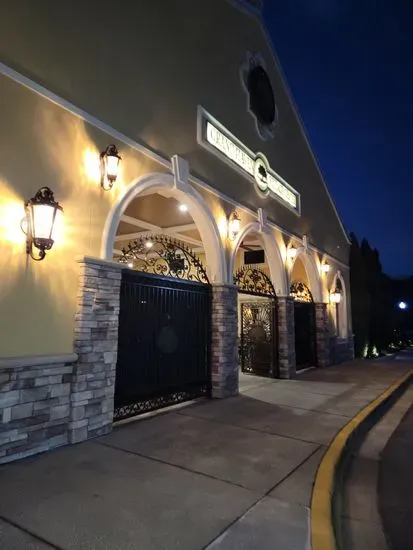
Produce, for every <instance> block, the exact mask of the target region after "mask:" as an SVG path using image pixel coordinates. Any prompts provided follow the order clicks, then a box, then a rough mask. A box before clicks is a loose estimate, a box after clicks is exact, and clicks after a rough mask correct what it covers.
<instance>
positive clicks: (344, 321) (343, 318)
mask: <svg viewBox="0 0 413 550" xmlns="http://www.w3.org/2000/svg"><path fill="white" fill-rule="evenodd" d="M337 279H339V280H340V283H341V288H342V291H343V294H342V297H341V301H340V303H339V304H338V317H339V326H337V318H336V313H335V311H333V312H332V314H333V315H334V323H335V326H336V332H337V336H338V337H339V338H348V305H347V288H346V283H345V281H344V279H343V276H342V274H341V272H340V271H337V272H336V274H335V275H334V279H333V284H332V287H331V288H330V290H329V294H330V292H332V291H333V290H334V289H335V288H336V284H337Z"/></svg>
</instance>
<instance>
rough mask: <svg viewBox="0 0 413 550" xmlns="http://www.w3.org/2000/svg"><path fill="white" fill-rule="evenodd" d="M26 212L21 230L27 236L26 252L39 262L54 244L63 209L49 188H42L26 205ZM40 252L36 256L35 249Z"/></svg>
mask: <svg viewBox="0 0 413 550" xmlns="http://www.w3.org/2000/svg"><path fill="white" fill-rule="evenodd" d="M24 210H25V212H26V216H25V218H24V219H23V220H22V223H21V228H22V231H23V233H25V234H26V252H27V254H29V255H30V257H31V258H32V259H33V260H35V261H36V262H39V261H41V260H43V259H44V257H45V256H46V251H48V250H50V249H51V248H52V246H53V244H54V236H55V230H56V225H57V224H56V221H57V220H58V218H60V217H61V215H62V214H63V208H62V207H61V206H60V204H59V203H58V202H56V201H55V199H54V195H53V191H52V190H51V189H49V187H41V188H40V189H39V190H38V191H37V193H36V194H35V196H34V197H33V198H32V199H29V200H28V201H26V202H25V203H24ZM34 247H35V248H37V249H38V250H39V253H38V255H37V256H36V255H35V254H34V252H33V248H34Z"/></svg>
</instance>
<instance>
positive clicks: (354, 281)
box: [350, 233, 370, 357]
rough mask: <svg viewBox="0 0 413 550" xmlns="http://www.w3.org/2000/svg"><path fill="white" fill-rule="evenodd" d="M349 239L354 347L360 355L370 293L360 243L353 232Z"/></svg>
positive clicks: (366, 330)
mask: <svg viewBox="0 0 413 550" xmlns="http://www.w3.org/2000/svg"><path fill="white" fill-rule="evenodd" d="M350 240H351V247H350V286H351V308H352V313H353V332H354V336H355V341H354V348H355V353H356V356H358V357H360V356H362V355H363V353H364V350H365V349H366V347H368V343H369V320H370V295H369V291H368V283H367V273H366V266H365V262H364V258H363V254H362V251H361V248H360V245H359V243H358V241H357V238H356V236H355V235H354V234H353V233H352V234H351V235H350ZM367 244H368V243H367Z"/></svg>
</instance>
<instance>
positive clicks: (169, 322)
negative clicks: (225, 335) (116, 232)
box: [114, 235, 211, 420]
mask: <svg viewBox="0 0 413 550" xmlns="http://www.w3.org/2000/svg"><path fill="white" fill-rule="evenodd" d="M118 260H119V261H120V262H121V263H124V264H126V265H127V266H128V267H129V269H125V270H124V271H123V272H122V282H121V296H120V313H119V336H118V359H117V367H116V383H115V412H114V419H115V420H120V419H123V418H128V417H131V416H135V415H137V414H141V413H144V412H148V411H151V410H154V409H159V408H161V407H166V406H169V405H173V404H175V403H180V402H184V401H188V400H192V399H194V398H197V397H202V396H209V394H210V388H211V371H210V338H211V330H210V321H211V287H210V284H209V280H208V277H207V274H206V270H205V268H204V266H203V265H202V263H201V261H200V260H199V258H198V257H197V256H196V255H195V253H194V252H193V251H192V250H191V249H190V248H188V247H187V246H186V245H185V243H183V242H180V241H178V240H176V239H173V238H171V237H169V236H166V235H145V236H141V237H139V238H138V239H135V240H133V241H131V242H129V243H128V245H127V246H126V247H124V248H123V250H122V254H121V256H120V257H119V258H118Z"/></svg>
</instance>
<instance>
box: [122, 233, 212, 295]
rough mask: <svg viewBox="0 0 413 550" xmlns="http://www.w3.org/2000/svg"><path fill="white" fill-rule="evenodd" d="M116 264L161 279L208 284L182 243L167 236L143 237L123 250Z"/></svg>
mask: <svg viewBox="0 0 413 550" xmlns="http://www.w3.org/2000/svg"><path fill="white" fill-rule="evenodd" d="M119 262H120V263H123V264H128V265H130V267H131V269H135V270H136V271H143V272H145V273H153V274H154V275H160V276H163V277H173V278H175V279H181V280H187V281H193V282H199V283H204V284H209V280H208V276H207V274H206V270H205V268H204V266H203V265H202V263H201V261H200V260H199V258H197V256H196V255H195V253H194V252H193V251H192V250H191V249H190V248H188V247H187V246H186V244H185V243H183V242H181V241H178V240H176V239H172V238H171V237H168V236H167V235H146V236H142V237H140V238H139V239H136V240H134V241H131V242H130V243H129V244H128V246H127V247H125V248H122V256H121V257H120V258H119Z"/></svg>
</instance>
